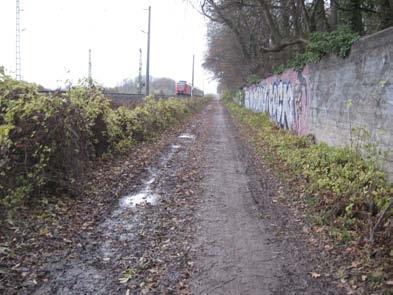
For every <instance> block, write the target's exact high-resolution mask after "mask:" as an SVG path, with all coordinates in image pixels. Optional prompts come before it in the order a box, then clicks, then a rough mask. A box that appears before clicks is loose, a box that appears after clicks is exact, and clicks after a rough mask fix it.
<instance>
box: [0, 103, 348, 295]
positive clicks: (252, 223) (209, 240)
mask: <svg viewBox="0 0 393 295" xmlns="http://www.w3.org/2000/svg"><path fill="white" fill-rule="evenodd" d="M156 148H158V150H157V153H151V154H152V155H153V156H151V157H150V158H151V159H147V158H146V159H145V157H143V155H140V154H139V156H142V158H143V159H144V160H143V161H139V162H142V163H144V161H145V160H146V163H148V164H146V165H144V164H142V166H141V168H138V169H136V168H134V167H136V166H134V165H135V163H133V158H136V156H135V155H133V156H132V157H130V159H128V160H126V161H125V162H124V163H121V169H120V168H116V169H117V170H118V169H120V170H119V171H121V172H118V174H117V175H119V176H117V177H119V179H118V180H117V182H116V179H112V178H113V176H111V175H108V176H107V175H106V173H105V171H102V172H100V173H99V174H100V175H101V176H100V178H98V179H97V180H95V181H93V183H96V185H97V186H98V187H101V184H100V180H102V179H105V178H111V181H110V182H109V183H107V184H105V183H104V184H103V186H102V187H103V188H104V189H103V190H102V191H103V192H102V194H103V196H102V198H98V199H100V200H101V203H100V205H99V207H103V208H104V207H105V208H106V209H105V210H104V209H102V210H100V211H98V212H102V213H101V214H97V212H96V214H95V215H94V216H96V217H94V218H93V217H92V218H91V220H90V219H88V221H86V218H85V217H88V216H89V212H92V211H94V210H95V208H94V206H97V202H96V201H94V200H95V199H92V201H91V202H90V201H89V199H88V198H87V199H86V200H87V201H86V202H81V203H80V204H79V205H78V206H77V207H76V209H77V210H73V212H81V214H76V215H72V214H68V213H64V214H65V215H64V217H62V220H63V223H62V221H59V224H60V225H62V224H64V227H65V225H67V226H66V227H67V228H68V229H70V228H72V229H75V230H74V231H72V232H71V233H72V239H73V240H72V241H71V240H70V239H71V238H70V239H68V238H61V237H62V235H61V231H62V230H63V231H64V229H62V227H61V226H60V227H59V226H56V227H55V229H54V230H50V233H51V234H50V235H45V239H47V241H48V244H49V243H53V241H55V240H56V241H57V242H58V243H57V244H56V245H58V246H56V247H55V250H49V249H44V248H43V249H42V250H41V252H40V253H37V252H34V253H26V254H27V256H26V257H29V260H26V263H25V265H18V266H17V268H15V271H22V277H23V280H24V281H23V282H22V284H19V283H16V284H15V285H12V283H10V284H9V287H7V288H8V289H7V290H10V292H8V293H9V294H36V295H41V294H48V295H49V294H64V295H66V294H76V295H82V294H127V295H130V294H209V295H210V294H246V295H248V294H250V295H252V294H261V295H265V294H266V295H269V294H341V291H340V290H339V289H338V288H337V287H336V286H335V284H334V283H332V279H331V278H330V277H329V276H327V275H326V276H325V275H321V277H319V278H318V279H315V278H311V276H310V272H313V271H318V272H319V273H323V271H324V262H323V260H321V259H320V257H319V256H318V255H317V254H316V252H317V251H318V250H317V249H312V248H310V247H309V246H308V239H309V237H308V236H307V235H305V234H304V233H303V232H304V230H303V229H304V227H303V225H302V224H301V223H299V220H298V219H297V218H296V217H294V216H293V214H292V212H290V210H289V209H288V208H287V207H286V206H284V205H281V204H277V203H276V202H273V198H274V197H275V196H276V192H277V189H278V186H279V183H278V182H277V180H276V179H275V177H274V176H273V174H272V173H271V172H270V171H269V169H267V168H265V167H263V165H261V164H260V163H258V164H256V161H255V159H254V158H253V154H254V153H253V151H252V149H250V147H249V145H247V143H246V142H245V141H244V140H243V138H242V137H241V134H240V133H239V132H238V130H237V128H236V127H235V125H234V124H233V122H232V120H231V119H230V117H229V115H228V113H227V111H226V110H225V108H224V107H223V106H222V105H221V104H220V103H219V102H212V103H211V104H210V105H209V106H207V107H206V109H205V110H204V111H203V112H202V113H200V114H198V115H195V116H194V117H193V119H191V120H189V121H188V123H186V124H185V125H183V126H182V127H181V128H180V127H179V130H175V131H173V132H170V133H168V134H167V135H165V136H163V139H162V140H161V141H160V143H159V145H158V146H156ZM147 150H149V148H148V147H147ZM141 151H143V149H141ZM130 165H131V166H130ZM129 166H130V167H129ZM130 179H132V180H130ZM119 187H122V189H119ZM104 191H106V192H105V193H104ZM99 192H100V189H98V193H99ZM111 192H116V194H115V193H111ZM118 192H120V193H119V194H118ZM104 204H105V206H104ZM56 231H59V232H56ZM52 240H53V241H52ZM52 248H53V247H52ZM27 261H32V262H29V263H27ZM19 269H21V270H19ZM0 283H1V282H0ZM0 287H1V286H0ZM0 290H1V288H0ZM11 290H13V291H11ZM14 291H15V292H14Z"/></svg>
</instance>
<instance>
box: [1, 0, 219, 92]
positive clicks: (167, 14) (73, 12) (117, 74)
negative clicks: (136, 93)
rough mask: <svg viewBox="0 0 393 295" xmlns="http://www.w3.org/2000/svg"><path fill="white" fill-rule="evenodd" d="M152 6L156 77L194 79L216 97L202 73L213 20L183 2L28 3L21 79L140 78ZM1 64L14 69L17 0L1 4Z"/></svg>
mask: <svg viewBox="0 0 393 295" xmlns="http://www.w3.org/2000/svg"><path fill="white" fill-rule="evenodd" d="M149 5H151V7H152V24H151V25H152V29H151V32H152V39H151V66H150V75H152V76H153V77H169V78H172V79H175V80H187V81H191V68H192V55H193V54H195V61H196V62H195V65H196V67H195V85H196V86H197V87H199V88H201V89H202V88H204V90H205V92H214V93H215V92H216V83H215V82H214V81H213V82H212V81H211V75H210V74H209V73H207V72H205V71H204V70H203V69H202V66H201V64H202V62H203V56H204V53H205V51H206V20H205V19H204V18H203V17H202V16H201V15H200V14H199V13H198V12H197V11H196V10H195V9H194V8H192V7H191V6H190V4H187V1H184V0H34V1H32V0H30V1H29V0H21V7H22V10H23V11H22V12H21V28H22V29H23V31H22V34H21V35H22V43H21V46H22V51H21V52H22V54H21V57H22V77H23V79H24V80H27V81H31V82H37V83H40V84H43V85H44V86H47V87H59V86H62V85H64V84H65V81H66V80H71V81H73V83H75V82H76V81H77V80H78V79H80V78H83V77H86V76H87V72H88V50H89V48H91V49H92V59H93V78H94V79H95V80H96V81H98V82H99V83H101V84H103V85H104V86H114V85H116V84H119V83H120V82H121V81H122V80H123V79H125V78H134V77H136V76H137V75H138V62H139V48H142V50H143V73H145V65H146V43H147V41H146V33H144V32H142V31H147V10H146V9H147V7H148V6H149ZM0 38H1V39H0V40H1V45H0V65H3V66H5V68H6V69H7V71H8V72H9V73H10V74H12V75H14V71H15V0H0Z"/></svg>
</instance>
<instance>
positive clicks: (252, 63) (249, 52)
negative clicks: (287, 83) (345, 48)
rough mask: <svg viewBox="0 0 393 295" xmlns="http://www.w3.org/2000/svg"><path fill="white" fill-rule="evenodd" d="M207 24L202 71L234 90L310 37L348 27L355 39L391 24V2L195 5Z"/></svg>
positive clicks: (260, 0) (267, 0)
mask: <svg viewBox="0 0 393 295" xmlns="http://www.w3.org/2000/svg"><path fill="white" fill-rule="evenodd" d="M195 1H199V8H200V10H201V12H202V13H203V14H204V15H205V16H206V17H207V18H208V19H209V26H208V52H207V54H206V57H205V62H204V67H205V68H206V69H208V70H210V71H211V72H213V73H214V75H215V77H216V78H217V79H218V81H219V83H220V87H221V88H229V89H232V88H237V87H239V86H241V85H244V84H245V83H247V82H248V81H249V80H250V79H251V80H252V79H255V77H259V78H263V77H266V76H268V75H270V74H272V72H273V69H274V68H275V67H277V66H279V65H281V64H286V63H287V62H288V60H290V59H292V58H294V57H295V56H296V55H297V54H298V53H302V52H304V50H305V49H306V47H307V45H308V43H309V38H310V35H312V34H313V33H317V32H332V31H334V30H336V29H338V28H339V27H342V26H347V27H348V28H349V29H350V30H351V31H352V32H353V33H354V34H358V35H360V36H361V35H365V34H370V33H374V32H376V31H378V30H382V29H384V28H387V27H389V26H392V25H393V0H375V1H372V0H329V1H324V0H195Z"/></svg>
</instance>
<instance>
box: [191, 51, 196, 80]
mask: <svg viewBox="0 0 393 295" xmlns="http://www.w3.org/2000/svg"><path fill="white" fill-rule="evenodd" d="M194 70H195V54H194V55H193V56H192V83H191V85H192V87H194V77H195V76H194Z"/></svg>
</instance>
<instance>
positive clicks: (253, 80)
mask: <svg viewBox="0 0 393 295" xmlns="http://www.w3.org/2000/svg"><path fill="white" fill-rule="evenodd" d="M260 80H261V78H260V77H259V76H258V75H255V74H251V75H249V76H248V77H247V83H248V84H256V83H258V82H259V81H260Z"/></svg>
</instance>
